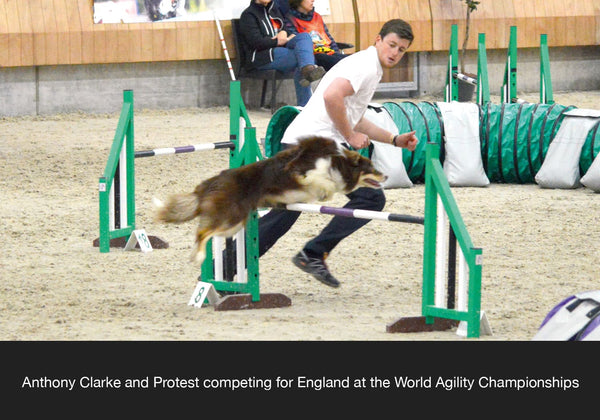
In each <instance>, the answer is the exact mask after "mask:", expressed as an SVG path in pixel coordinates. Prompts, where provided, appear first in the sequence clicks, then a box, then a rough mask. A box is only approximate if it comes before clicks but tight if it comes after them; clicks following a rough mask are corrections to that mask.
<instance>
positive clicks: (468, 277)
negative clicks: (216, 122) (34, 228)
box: [99, 81, 481, 337]
mask: <svg viewBox="0 0 600 420" xmlns="http://www.w3.org/2000/svg"><path fill="white" fill-rule="evenodd" d="M230 86H231V90H230V95H231V97H230V140H231V141H230V142H220V143H213V144H210V145H207V146H201V147H199V148H198V150H210V149H216V148H229V149H230V167H237V166H241V165H245V164H249V163H252V162H255V161H256V160H257V159H263V156H262V154H261V152H260V149H259V146H258V143H257V141H256V130H255V128H254V127H251V126H250V121H249V118H248V115H247V112H246V109H245V106H244V104H243V102H242V101H241V93H240V85H239V82H236V81H234V82H231V83H230ZM242 133H243V134H242ZM133 137H134V133H133V93H132V92H131V91H125V92H124V104H123V109H122V112H121V118H120V119H119V123H118V125H117V132H116V134H115V141H114V142H113V146H112V148H111V151H110V155H109V159H108V163H107V165H106V169H105V172H104V174H103V176H102V177H100V182H99V193H100V197H99V199H100V238H99V242H100V252H109V250H110V239H112V238H116V237H123V236H131V234H132V232H133V231H134V230H135V199H134V197H135V196H134V192H135V188H134V183H135V179H134V164H133V162H134V158H135V154H136V153H135V152H134V148H133ZM177 150H179V151H177ZM192 151H196V147H195V146H185V147H182V148H166V149H154V150H150V151H144V152H138V157H149V156H158V155H161V154H177V153H186V152H192ZM426 155H427V159H426V161H427V162H426V201H425V217H420V216H409V215H401V214H395V213H388V212H375V211H361V210H352V209H344V208H335V207H328V206H319V205H311V204H302V203H300V204H290V205H288V207H287V208H288V209H290V210H297V211H305V212H313V213H322V214H329V215H338V216H343V217H357V218H367V219H373V220H381V221H391V222H403V223H414V224H420V225H424V259H423V301H422V316H420V317H410V318H401V319H399V320H398V321H396V322H394V323H392V324H389V325H388V326H387V331H388V332H415V331H431V330H441V329H448V328H452V327H454V326H456V324H457V322H462V323H464V324H466V327H465V328H463V330H464V331H465V335H466V336H467V337H478V336H479V334H480V319H481V311H480V305H481V249H480V248H475V247H473V245H472V243H471V240H470V237H469V235H468V232H467V230H466V227H465V225H464V222H463V221H462V218H461V216H460V212H459V211H458V207H457V206H456V202H455V201H454V198H453V196H452V193H451V191H450V187H449V185H448V181H447V180H446V177H445V175H444V172H443V169H442V167H441V164H440V161H439V145H437V144H435V143H428V144H427V146H426ZM122 180H125V181H126V182H125V188H124V186H123V185H122V184H121V182H122ZM115 203H119V204H118V205H115ZM115 209H118V214H117V213H115ZM111 214H112V216H111ZM446 214H447V217H445V216H443V215H446ZM445 237H449V238H450V240H449V241H446V240H445V239H444V238H445ZM236 238H237V239H236V246H237V261H233V258H232V257H231V256H232V254H233V249H232V248H233V247H232V242H233V241H232V240H230V239H228V240H226V241H224V242H223V241H214V240H211V241H210V242H209V243H208V245H207V247H206V251H207V252H206V258H205V260H204V262H203V264H202V267H201V279H202V281H203V282H207V283H210V284H211V285H212V286H214V289H215V290H217V291H219V292H221V293H222V294H224V295H225V296H223V297H221V298H219V300H218V301H217V302H214V303H213V302H211V303H213V304H214V307H215V310H218V311H220V310H237V309H252V308H273V307H284V306H289V305H291V300H290V299H289V298H288V297H286V296H284V295H281V294H279V293H265V294H261V293H260V286H259V259H258V212H257V211H253V212H252V213H251V215H250V217H249V219H248V222H247V224H246V228H245V229H243V230H242V231H241V232H239V233H238V235H236ZM215 239H216V238H215ZM446 243H448V244H449V246H448V247H447V248H446V245H445V244H446ZM452 243H454V245H452ZM456 244H458V245H459V247H458V248H457V246H456ZM223 245H224V246H223ZM457 250H458V252H457ZM223 254H225V256H224V258H223ZM456 258H458V260H459V261H458V269H459V275H458V305H457V306H458V307H457V308H455V305H454V301H455V298H454V295H455V293H456V275H455V272H454V271H455V268H452V267H456ZM446 259H448V265H447V266H446V265H445V264H444V261H445V260H446ZM233 264H235V265H236V268H237V270H235V269H233ZM234 272H237V274H234ZM446 274H447V276H446ZM231 293H233V294H231Z"/></svg>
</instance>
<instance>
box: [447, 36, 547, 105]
mask: <svg viewBox="0 0 600 420" xmlns="http://www.w3.org/2000/svg"><path fill="white" fill-rule="evenodd" d="M459 80H462V81H463V82H465V83H468V84H470V85H474V86H476V87H477V103H478V104H480V105H485V104H488V103H489V102H490V88H489V82H488V71H487V53H486V49H485V34H484V33H480V34H479V38H478V41H477V78H473V77H470V76H468V75H466V74H463V73H460V72H459V71H458V25H452V27H451V34H450V48H449V50H448V67H447V72H446V87H445V101H446V102H451V101H458V81H459ZM500 96H501V102H502V103H525V101H524V100H522V99H519V98H518V97H517V27H516V26H511V27H510V38H509V44H508V52H507V55H506V66H505V70H504V75H503V82H502V87H501V88H500ZM540 103H543V104H553V103H554V96H553V92H552V78H551V76H550V56H549V53H548V37H547V35H546V34H541V35H540Z"/></svg>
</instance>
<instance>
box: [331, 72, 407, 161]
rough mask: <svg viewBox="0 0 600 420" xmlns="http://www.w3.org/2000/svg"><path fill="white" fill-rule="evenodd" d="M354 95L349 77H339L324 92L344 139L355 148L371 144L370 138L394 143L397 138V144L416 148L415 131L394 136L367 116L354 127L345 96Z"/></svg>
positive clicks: (336, 125) (334, 121)
mask: <svg viewBox="0 0 600 420" xmlns="http://www.w3.org/2000/svg"><path fill="white" fill-rule="evenodd" d="M351 95H354V88H353V87H352V84H351V83H350V81H349V80H348V79H344V78H342V77H338V78H337V79H335V80H334V81H333V82H331V84H330V85H329V86H328V87H327V89H325V92H323V100H324V101H325V109H326V110H327V113H328V114H329V118H331V120H332V121H333V125H334V126H335V128H336V129H337V130H338V131H339V132H340V133H341V134H342V136H344V139H346V141H347V142H348V144H350V146H352V147H353V148H355V149H362V148H363V147H367V146H368V145H369V139H373V140H377V141H380V142H382V143H392V141H393V140H394V139H395V144H394V145H395V146H397V147H404V148H407V149H408V150H411V151H412V150H415V148H416V147H417V143H418V140H417V138H416V137H415V132H414V131H411V132H409V133H404V134H400V135H398V136H393V134H392V133H390V132H389V131H387V130H385V129H383V128H381V127H379V126H377V125H376V124H374V123H372V122H371V121H369V120H367V119H366V118H364V117H363V118H362V119H361V120H360V121H359V122H358V124H356V127H352V126H351V125H350V122H349V121H348V117H347V115H346V105H345V104H344V98H346V97H347V96H351Z"/></svg>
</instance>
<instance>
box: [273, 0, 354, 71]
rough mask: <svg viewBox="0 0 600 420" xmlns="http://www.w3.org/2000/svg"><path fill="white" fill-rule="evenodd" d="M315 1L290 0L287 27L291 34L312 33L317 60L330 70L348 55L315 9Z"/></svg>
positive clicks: (319, 64)
mask: <svg viewBox="0 0 600 420" xmlns="http://www.w3.org/2000/svg"><path fill="white" fill-rule="evenodd" d="M278 1H279V2H282V1H283V0H278ZM314 3H315V0H289V12H288V13H287V15H286V25H285V29H286V31H287V32H288V33H290V34H296V35H297V34H300V33H303V32H307V33H308V34H310V37H311V39H312V41H313V46H314V53H315V62H316V63H317V65H318V66H323V68H324V69H325V70H327V71H328V70H329V69H330V68H332V67H333V66H335V65H336V64H337V62H338V61H340V60H341V59H342V58H344V57H347V55H344V54H343V53H342V51H341V50H340V48H339V47H338V45H337V43H336V42H335V39H333V36H332V35H331V33H329V29H328V28H327V25H326V24H325V22H323V18H322V17H321V15H320V14H319V13H317V12H316V11H315V8H314Z"/></svg>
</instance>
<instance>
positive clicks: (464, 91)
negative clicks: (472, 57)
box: [458, 0, 480, 102]
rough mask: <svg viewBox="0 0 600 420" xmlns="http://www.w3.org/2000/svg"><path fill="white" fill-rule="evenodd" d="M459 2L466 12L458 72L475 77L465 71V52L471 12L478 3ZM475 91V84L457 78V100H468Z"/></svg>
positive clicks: (465, 0) (475, 8)
mask: <svg viewBox="0 0 600 420" xmlns="http://www.w3.org/2000/svg"><path fill="white" fill-rule="evenodd" d="M458 1H460V2H461V3H465V4H466V6H467V12H466V17H465V37H464V40H463V44H462V51H461V54H460V72H461V73H462V74H465V75H467V76H469V77H472V78H474V79H476V78H477V75H476V74H473V73H467V72H466V71H465V55H466V54H467V43H468V42H469V30H470V27H471V13H472V12H473V11H475V10H477V5H478V4H479V3H480V2H478V1H474V0H458ZM474 92H475V86H474V85H472V84H470V83H467V82H465V81H464V80H461V79H458V100H459V101H460V102H470V101H471V100H472V98H473V93H474Z"/></svg>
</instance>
